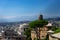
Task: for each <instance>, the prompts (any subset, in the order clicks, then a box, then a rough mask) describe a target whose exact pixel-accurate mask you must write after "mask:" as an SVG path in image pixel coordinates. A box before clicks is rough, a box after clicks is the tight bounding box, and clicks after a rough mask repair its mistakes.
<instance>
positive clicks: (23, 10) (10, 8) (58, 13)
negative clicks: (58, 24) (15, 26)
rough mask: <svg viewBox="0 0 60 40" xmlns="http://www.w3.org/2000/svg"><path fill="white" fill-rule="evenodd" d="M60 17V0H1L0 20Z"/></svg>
mask: <svg viewBox="0 0 60 40" xmlns="http://www.w3.org/2000/svg"><path fill="white" fill-rule="evenodd" d="M40 14H42V15H43V16H44V18H49V17H60V0H0V22H5V21H6V22H13V21H32V20H36V19H38V16H39V15H40Z"/></svg>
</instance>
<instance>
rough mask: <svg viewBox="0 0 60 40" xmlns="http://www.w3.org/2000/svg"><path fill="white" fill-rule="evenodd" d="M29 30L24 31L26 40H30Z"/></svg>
mask: <svg viewBox="0 0 60 40" xmlns="http://www.w3.org/2000/svg"><path fill="white" fill-rule="evenodd" d="M31 30H32V29H31V28H29V29H27V30H26V31H25V33H24V34H25V35H27V40H31Z"/></svg>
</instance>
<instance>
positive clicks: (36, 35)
mask: <svg viewBox="0 0 60 40" xmlns="http://www.w3.org/2000/svg"><path fill="white" fill-rule="evenodd" d="M35 32H36V34H37V35H36V36H37V40H38V32H37V28H35Z"/></svg>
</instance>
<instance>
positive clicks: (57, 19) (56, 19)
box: [45, 17, 60, 21]
mask: <svg viewBox="0 0 60 40" xmlns="http://www.w3.org/2000/svg"><path fill="white" fill-rule="evenodd" d="M45 20H48V21H49V20H54V21H60V17H55V18H47V19H45Z"/></svg>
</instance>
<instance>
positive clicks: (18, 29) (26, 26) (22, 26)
mask: <svg viewBox="0 0 60 40" xmlns="http://www.w3.org/2000/svg"><path fill="white" fill-rule="evenodd" d="M28 28H29V24H27V23H24V24H21V25H20V26H19V27H17V28H16V29H15V31H17V33H18V34H20V35H22V34H24V31H25V30H26V29H28Z"/></svg>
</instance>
